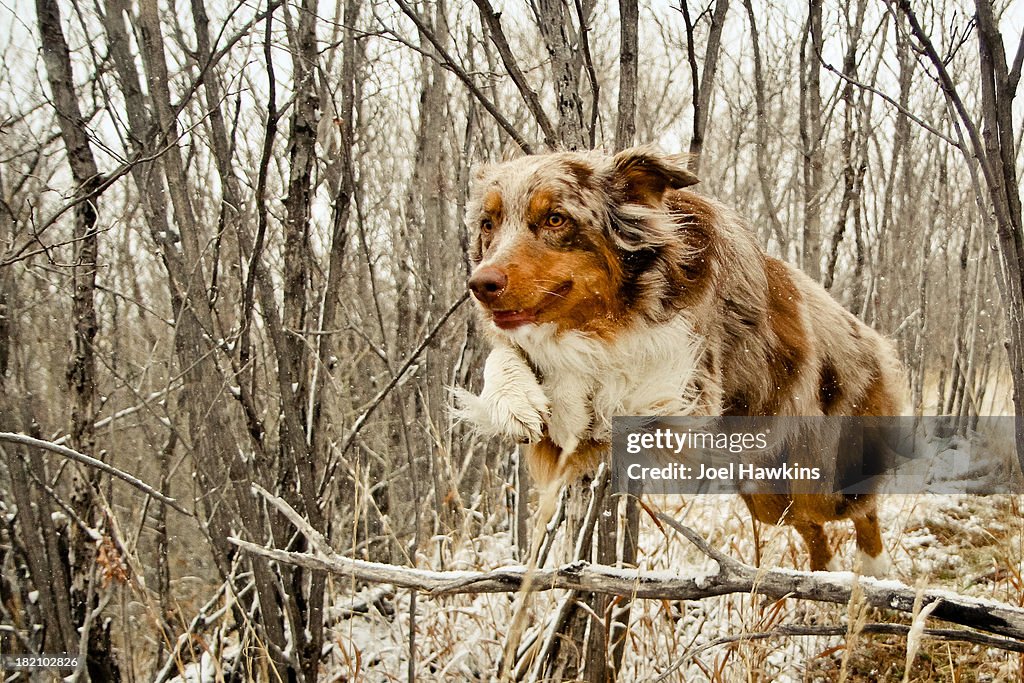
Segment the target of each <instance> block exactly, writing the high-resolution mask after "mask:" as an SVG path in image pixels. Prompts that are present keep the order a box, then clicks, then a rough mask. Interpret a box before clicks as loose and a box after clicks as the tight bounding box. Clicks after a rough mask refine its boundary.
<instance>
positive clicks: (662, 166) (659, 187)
mask: <svg viewBox="0 0 1024 683" xmlns="http://www.w3.org/2000/svg"><path fill="white" fill-rule="evenodd" d="M688 159H689V157H688V155H684V154H661V153H659V152H657V151H656V150H654V149H653V148H651V147H649V146H644V147H633V148H631V149H627V150H624V151H622V152H619V153H618V154H616V155H615V156H614V157H613V158H612V168H611V176H610V184H611V187H610V189H611V193H612V196H613V197H614V198H615V199H616V200H618V201H620V202H623V203H627V204H646V205H647V206H655V207H660V206H661V203H662V198H663V197H664V195H665V192H666V191H668V190H675V189H680V188H683V187H689V186H690V185H696V184H697V183H699V182H700V179H698V178H697V176H695V175H694V174H693V173H692V172H690V170H689V169H688V168H687V161H688Z"/></svg>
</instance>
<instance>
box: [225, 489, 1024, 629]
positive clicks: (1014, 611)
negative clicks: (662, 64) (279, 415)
mask: <svg viewBox="0 0 1024 683" xmlns="http://www.w3.org/2000/svg"><path fill="white" fill-rule="evenodd" d="M259 492H260V493H261V494H262V495H263V496H264V497H265V498H266V499H267V500H268V501H269V502H270V503H271V504H273V505H274V506H275V507H277V508H278V509H279V510H281V511H282V513H284V514H285V515H287V516H288V517H289V518H290V519H291V520H292V521H293V522H297V520H301V517H300V516H299V514H298V513H296V512H295V511H294V510H292V509H291V508H290V507H289V506H288V505H287V503H285V502H284V501H283V500H281V499H280V498H277V497H276V496H273V495H271V494H269V493H267V492H265V491H262V490H260V491H259ZM659 518H660V519H661V520H662V521H664V522H666V523H668V524H669V525H670V526H671V527H672V528H674V529H676V530H677V531H679V532H680V533H681V534H683V535H684V536H686V537H687V538H688V539H689V540H690V541H691V542H692V543H693V544H694V545H695V546H697V547H698V548H699V549H700V550H701V551H702V552H704V554H706V555H708V556H709V557H711V558H712V559H714V560H715V561H716V562H717V564H718V571H716V572H714V573H712V574H708V575H705V576H680V575H678V574H673V573H670V572H650V571H642V570H627V569H617V568H614V567H606V566H602V565H592V564H589V563H587V562H573V563H571V564H567V565H563V566H561V567H556V568H551V569H537V570H535V572H534V575H533V577H532V580H531V581H530V582H528V586H527V588H528V590H531V591H548V590H553V589H556V588H557V589H564V590H576V591H590V592H595V593H604V594H607V595H618V596H622V597H628V598H633V599H638V598H644V599H656V600H700V599H702V598H709V597H714V596H717V595H727V594H731V593H749V594H756V595H763V596H766V597H768V598H772V599H781V598H796V599H799V600H813V601H816V602H832V603H836V604H841V605H845V604H847V603H848V602H849V600H850V593H851V591H852V590H853V586H854V584H855V583H859V590H861V591H862V593H863V595H864V600H865V601H866V602H867V603H868V604H869V605H871V606H872V607H876V608H878V609H883V610H890V611H895V612H903V613H907V614H912V613H913V612H914V599H915V597H916V596H917V595H918V593H919V592H920V591H919V590H917V589H914V588H912V587H910V586H907V585H906V584H903V583H901V582H899V581H893V580H878V579H873V578H868V577H859V576H856V575H854V574H853V573H851V572H805V571H795V570H788V569H763V568H762V569H758V568H756V567H752V566H750V565H748V564H744V563H743V562H740V561H738V560H735V559H733V558H731V557H729V556H728V555H726V554H725V553H723V552H721V551H719V550H715V549H713V548H711V547H710V546H709V545H708V544H707V543H706V542H705V541H704V539H703V538H702V537H701V536H700V535H699V534H697V533H696V532H695V531H693V530H692V529H689V528H688V527H685V526H683V525H682V524H680V523H679V522H677V521H676V520H674V519H672V518H671V517H669V516H668V515H663V514H659ZM297 527H298V529H299V530H300V531H307V532H308V531H310V529H309V526H308V524H297ZM229 540H230V541H231V542H232V543H233V544H235V545H236V546H238V547H239V548H241V549H242V550H245V551H246V552H249V553H252V554H254V555H259V556H261V557H265V558H268V559H271V560H276V561H277V562H282V563H284V564H292V565H297V566H300V567H306V568H309V569H316V570H322V571H326V572H330V573H332V574H335V575H340V576H346V577H354V578H356V579H360V580H363V581H370V582H374V583H390V584H393V585H395V586H400V587H402V588H413V589H417V590H422V591H426V592H428V593H430V594H431V596H433V597H442V596H445V595H453V594H461V593H514V592H518V591H520V590H522V589H523V587H524V575H525V572H526V568H525V567H522V566H513V567H502V568H499V569H494V570H491V571H443V572H439V571H431V570H426V569H415V568H410V567H399V566H396V565H390V564H383V563H378V562H367V561H365V560H355V559H352V558H349V557H345V556H343V555H339V554H337V553H335V552H333V551H332V550H330V549H329V548H328V547H326V541H325V540H324V539H323V538H322V537H321V536H319V534H315V533H314V535H313V536H312V537H310V541H311V548H312V552H311V553H296V552H288V551H284V550H278V549H276V548H265V547H263V546H260V545H256V544H255V543H250V542H248V541H244V540H241V539H238V538H230V539H229ZM934 602H938V603H939V604H938V605H937V606H936V607H935V608H934V611H933V612H932V617H933V618H936V619H941V620H943V621H948V622H950V623H954V624H960V625H962V626H968V627H971V628H974V629H977V630H979V631H986V632H988V633H995V634H998V635H1001V636H1009V637H1010V638H1015V639H1017V640H1019V641H1024V609H1021V608H1019V607H1014V606H1012V605H1009V604H1006V603H1002V602H997V601H994V600H986V599H982V598H973V597H968V596H963V595H958V594H956V593H952V592H950V591H946V590H940V589H929V590H925V591H924V592H923V593H922V594H921V606H922V607H926V606H927V605H930V604H931V603H934Z"/></svg>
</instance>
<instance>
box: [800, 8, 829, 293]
mask: <svg viewBox="0 0 1024 683" xmlns="http://www.w3.org/2000/svg"><path fill="white" fill-rule="evenodd" d="M808 7H809V13H808V17H807V29H806V31H805V33H804V38H803V43H802V44H801V49H800V140H801V142H802V146H803V181H804V182H803V190H804V226H803V239H802V247H801V252H800V267H801V268H803V270H804V271H805V272H806V273H807V274H808V275H810V276H811V277H812V278H814V279H815V280H818V279H820V278H821V263H820V262H821V200H822V197H821V194H822V192H823V187H822V182H823V176H824V171H823V168H824V165H825V151H824V148H823V143H824V129H823V127H822V110H821V70H820V68H819V66H818V62H819V60H820V58H821V48H822V45H823V43H824V39H823V37H822V29H821V13H822V2H821V0H810V2H809V5H808ZM808 41H809V42H810V45H809V46H808Z"/></svg>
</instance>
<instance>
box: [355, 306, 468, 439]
mask: <svg viewBox="0 0 1024 683" xmlns="http://www.w3.org/2000/svg"><path fill="white" fill-rule="evenodd" d="M468 298H469V292H468V291H466V292H464V293H463V294H462V296H460V297H459V298H458V299H457V300H456V301H455V303H453V304H452V305H451V306H449V307H448V310H447V311H445V312H444V314H443V315H442V316H441V318H440V319H439V320H438V321H437V322H436V323H435V324H434V327H433V328H431V330H430V331H429V332H428V333H427V335H426V336H425V337H423V339H422V340H421V341H420V343H419V346H417V347H416V348H415V349H414V350H413V352H412V353H410V354H409V357H408V358H406V360H405V362H404V363H402V366H401V367H400V368H399V369H398V372H396V373H395V374H394V376H393V377H392V378H391V381H390V382H388V383H387V385H386V386H385V387H384V388H383V389H381V390H380V392H378V394H377V395H376V396H374V397H373V400H372V401H370V405H369V406H367V408H366V410H364V411H363V412H362V414H361V415H360V416H359V417H357V418H356V421H355V423H354V424H353V425H352V429H350V430H349V433H348V434H347V435H346V436H345V440H344V441H342V442H341V449H340V450H341V455H344V454H345V453H346V452H348V449H349V448H350V447H351V446H352V442H353V441H354V440H355V438H356V436H357V435H358V434H359V432H360V430H362V428H363V427H364V426H365V424H366V420H367V419H368V418H369V417H370V415H372V414H373V411H375V410H376V409H377V407H378V406H379V405H380V404H381V402H382V401H383V400H384V399H385V398H387V395H388V394H390V393H391V390H392V389H394V388H395V386H397V385H398V383H399V381H401V379H402V377H403V376H404V375H405V373H406V372H407V371H408V370H409V368H410V367H411V366H412V364H413V363H415V362H416V359H417V358H419V356H420V354H421V353H423V352H424V351H425V350H426V348H427V347H428V346H430V343H431V342H432V341H433V340H434V337H435V336H437V333H438V332H440V331H441V328H442V327H443V326H444V324H445V323H446V322H447V321H448V318H450V317H452V315H453V314H454V313H455V311H457V310H458V309H459V306H461V305H462V304H464V303H465V302H466V299H468Z"/></svg>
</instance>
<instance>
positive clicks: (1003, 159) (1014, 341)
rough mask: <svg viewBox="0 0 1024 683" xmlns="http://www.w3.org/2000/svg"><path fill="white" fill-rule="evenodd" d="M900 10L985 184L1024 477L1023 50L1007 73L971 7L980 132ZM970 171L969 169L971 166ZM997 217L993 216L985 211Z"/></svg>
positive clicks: (983, 8)
mask: <svg viewBox="0 0 1024 683" xmlns="http://www.w3.org/2000/svg"><path fill="white" fill-rule="evenodd" d="M897 6H898V7H899V10H900V11H901V12H902V13H903V15H904V16H905V17H906V18H907V21H908V23H909V24H910V30H911V32H912V33H913V35H914V36H915V37H916V38H917V40H918V41H919V42H920V43H921V45H922V46H923V53H924V54H925V56H926V57H927V58H928V60H929V61H930V62H931V64H932V67H933V68H934V69H935V71H936V73H937V74H938V76H939V83H940V84H941V86H942V89H943V92H944V93H945V95H946V98H947V100H948V101H949V102H950V105H951V106H952V108H953V109H954V111H955V112H956V115H957V117H958V118H959V120H960V124H961V126H962V127H963V131H964V135H965V136H966V140H965V141H964V143H963V145H962V151H963V153H964V154H965V156H966V157H967V163H968V164H969V165H971V164H973V160H972V158H971V157H974V158H975V159H977V164H978V167H979V168H980V170H981V175H982V176H983V178H984V181H985V191H984V192H983V190H982V188H981V187H980V185H978V184H977V183H978V181H977V179H975V183H976V187H975V193H976V194H977V197H978V202H979V205H980V208H981V214H982V219H983V220H984V221H985V223H986V225H988V226H990V227H991V229H992V231H993V232H995V235H996V244H997V247H998V252H999V268H998V269H997V270H996V273H997V277H996V282H997V283H998V284H999V288H1000V293H1001V294H1002V298H1003V304H1004V309H1005V315H1006V328H1007V336H1008V339H1007V342H1006V351H1007V356H1008V359H1009V367H1010V374H1011V378H1012V380H1013V403H1014V408H1015V410H1014V412H1015V413H1016V416H1017V420H1016V428H1015V432H1016V435H1015V436H1016V442H1017V444H1016V445H1017V458H1018V461H1019V463H1020V466H1021V469H1022V470H1024V225H1022V220H1021V202H1020V185H1019V183H1018V180H1017V167H1016V158H1017V154H1016V151H1017V150H1016V141H1015V136H1014V130H1013V121H1012V109H1013V100H1014V98H1015V96H1016V93H1017V86H1018V84H1019V83H1020V76H1021V65H1022V63H1024V43H1022V44H1021V45H1019V46H1018V51H1017V55H1016V56H1015V57H1014V60H1013V68H1012V69H1011V68H1010V67H1009V65H1008V64H1007V61H1006V54H1005V50H1004V47H1003V39H1002V35H1001V34H1000V33H999V27H998V24H997V23H996V19H995V12H994V9H993V7H992V3H991V2H990V0H976V3H975V7H976V8H977V14H976V18H977V27H978V29H977V33H978V51H979V56H980V69H981V86H982V87H981V109H982V119H981V126H980V130H979V125H978V124H977V123H976V122H975V120H974V119H973V118H972V116H971V114H970V112H968V110H967V107H966V105H965V104H964V102H963V99H962V98H961V96H960V93H959V91H958V90H957V87H956V84H955V83H954V81H953V79H952V77H951V76H950V74H949V72H948V71H947V70H946V64H945V62H944V61H943V59H942V57H941V56H940V55H939V53H938V51H937V50H936V49H935V46H934V45H933V43H932V41H931V39H930V38H929V36H928V34H927V33H926V32H925V30H924V28H922V26H921V23H920V21H919V20H918V18H917V15H916V14H915V13H914V10H913V9H912V8H911V6H910V3H909V2H908V1H907V0H898V2H897ZM972 169H973V167H972ZM990 210H991V213H992V214H994V217H990V214H989V211H990Z"/></svg>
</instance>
